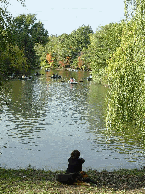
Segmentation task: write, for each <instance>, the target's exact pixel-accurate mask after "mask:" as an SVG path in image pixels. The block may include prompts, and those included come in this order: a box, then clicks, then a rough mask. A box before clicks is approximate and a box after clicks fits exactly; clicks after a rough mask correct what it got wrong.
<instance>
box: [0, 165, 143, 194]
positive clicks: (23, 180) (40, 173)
mask: <svg viewBox="0 0 145 194" xmlns="http://www.w3.org/2000/svg"><path fill="white" fill-rule="evenodd" d="M58 173H64V171H56V172H52V171H44V170H39V169H38V170H36V169H33V168H31V167H28V168H27V169H19V170H13V169H3V168H0V193H19V194H20V193H99V194H101V193H136V194H139V193H145V169H144V168H143V169H142V170H137V169H134V170H119V171H113V172H107V171H102V172H98V171H96V170H88V171H87V174H88V175H89V177H90V178H91V179H93V180H95V181H96V182H97V185H93V184H90V185H86V186H85V185H77V184H74V185H65V184H61V183H59V182H57V181H56V180H55V175H56V174H58Z"/></svg>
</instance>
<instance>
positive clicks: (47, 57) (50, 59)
mask: <svg viewBox="0 0 145 194" xmlns="http://www.w3.org/2000/svg"><path fill="white" fill-rule="evenodd" d="M46 60H47V61H48V63H49V64H50V63H53V60H52V56H51V54H49V53H48V54H47V55H46Z"/></svg>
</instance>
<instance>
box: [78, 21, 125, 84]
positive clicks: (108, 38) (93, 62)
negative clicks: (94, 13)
mask: <svg viewBox="0 0 145 194" xmlns="http://www.w3.org/2000/svg"><path fill="white" fill-rule="evenodd" d="M122 23H124V21H122V22H121V23H110V24H108V25H106V26H101V27H100V28H98V30H97V31H96V33H95V34H91V35H90V42H91V44H90V45H89V46H88V49H86V48H85V49H83V51H82V53H83V55H82V60H83V61H84V64H85V65H86V66H90V67H91V69H92V71H93V78H94V79H95V78H96V80H97V81H99V82H102V81H101V80H102V78H103V77H104V76H105V74H104V69H105V67H106V66H107V63H106V60H107V59H109V57H110V55H112V54H113V53H114V52H115V50H116V48H117V47H118V46H119V45H120V41H121V39H120V36H121V33H122ZM102 72H103V75H102Z"/></svg>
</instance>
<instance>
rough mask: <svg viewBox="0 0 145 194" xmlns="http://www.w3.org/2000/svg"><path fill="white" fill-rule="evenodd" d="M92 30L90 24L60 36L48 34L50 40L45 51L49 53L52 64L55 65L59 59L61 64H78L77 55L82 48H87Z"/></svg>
mask: <svg viewBox="0 0 145 194" xmlns="http://www.w3.org/2000/svg"><path fill="white" fill-rule="evenodd" d="M92 33H93V31H92V29H91V27H90V26H84V25H83V26H81V27H80V28H78V29H77V30H74V31H73V32H72V33H71V34H65V33H64V34H62V35H60V36H58V37H57V36H50V37H49V38H50V41H49V42H48V43H47V45H46V47H45V51H46V53H49V54H51V56H52V59H53V66H57V65H58V64H59V62H60V61H61V62H62V63H63V64H69V65H70V66H74V65H75V66H76V67H77V66H78V64H77V63H78V57H79V56H80V54H81V51H82V50H83V48H88V45H89V44H90V34H92Z"/></svg>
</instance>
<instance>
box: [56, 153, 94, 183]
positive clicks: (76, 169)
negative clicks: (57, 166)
mask: <svg viewBox="0 0 145 194" xmlns="http://www.w3.org/2000/svg"><path fill="white" fill-rule="evenodd" d="M79 157H80V152H79V151H78V150H74V151H73V152H72V153H71V157H70V158H69V159H68V162H69V164H68V168H67V170H66V173H65V174H59V175H57V176H56V180H57V181H59V182H62V183H66V184H73V183H74V182H76V181H84V182H87V183H90V182H91V183H94V184H96V182H95V181H93V180H91V179H90V178H89V177H88V175H87V174H86V173H85V172H84V171H82V164H83V163H84V162H85V160H84V159H83V158H79Z"/></svg>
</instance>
